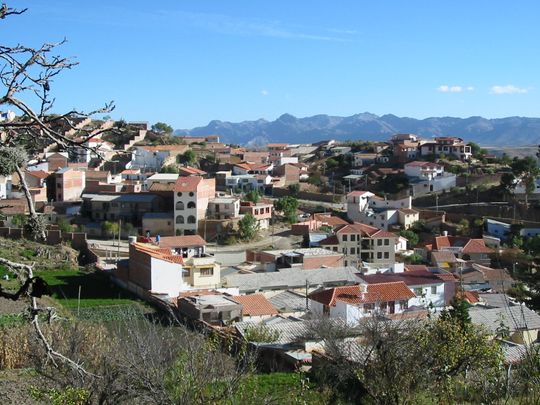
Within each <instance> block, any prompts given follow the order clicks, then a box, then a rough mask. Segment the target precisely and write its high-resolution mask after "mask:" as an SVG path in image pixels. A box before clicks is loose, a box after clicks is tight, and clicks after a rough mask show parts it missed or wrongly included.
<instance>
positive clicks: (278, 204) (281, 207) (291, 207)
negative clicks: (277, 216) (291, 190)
mask: <svg viewBox="0 0 540 405" xmlns="http://www.w3.org/2000/svg"><path fill="white" fill-rule="evenodd" d="M298 205H299V204H298V200H297V199H296V198H295V197H291V196H285V197H281V198H279V199H278V200H276V201H274V208H275V209H276V210H277V211H281V212H283V215H284V216H285V219H286V220H287V221H288V222H289V223H290V224H294V223H296V222H297V211H298Z"/></svg>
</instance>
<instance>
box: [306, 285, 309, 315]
mask: <svg viewBox="0 0 540 405" xmlns="http://www.w3.org/2000/svg"><path fill="white" fill-rule="evenodd" d="M308 288H309V284H308V279H307V278H306V311H307V310H309V299H308Z"/></svg>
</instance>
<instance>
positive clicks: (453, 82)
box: [0, 0, 540, 128]
mask: <svg viewBox="0 0 540 405" xmlns="http://www.w3.org/2000/svg"><path fill="white" fill-rule="evenodd" d="M8 3H9V5H10V6H12V7H28V8H29V10H28V12H27V13H26V14H24V15H22V16H18V17H12V18H9V19H6V20H4V21H2V22H1V23H0V38H1V39H2V40H1V43H2V44H15V43H23V44H28V45H33V46H37V45H39V44H40V43H41V42H44V41H59V40H62V39H63V38H64V37H65V38H67V39H68V43H67V44H65V45H64V46H62V49H61V53H62V55H67V56H75V57H76V58H77V61H78V62H79V63H80V64H79V65H78V66H77V67H76V68H75V69H73V70H71V71H69V72H66V73H65V74H63V75H62V76H61V77H58V78H57V79H56V80H55V82H54V83H53V85H52V90H53V93H54V95H55V97H56V99H57V102H56V110H57V111H58V112H61V111H64V110H67V109H71V108H73V107H77V108H79V109H83V110H91V109H94V108H95V107H99V106H101V105H103V104H104V103H105V102H106V101H109V100H114V101H115V104H116V106H117V107H116V110H115V111H114V113H113V114H112V115H113V117H114V118H124V119H127V120H142V121H149V122H151V123H154V122H156V121H164V122H167V123H169V124H171V125H172V126H173V127H175V128H191V127H194V126H201V125H206V124H207V123H208V121H210V120H212V119H220V120H228V121H242V120H252V119H258V118H266V119H275V118H277V117H278V116H279V115H281V114H283V113H290V114H293V115H295V116H298V117H303V116H309V115H314V114H332V115H352V114H355V113H359V112H365V111H369V112H372V113H375V114H386V113H392V114H396V115H399V116H410V117H415V118H425V117H430V116H459V117H467V116H474V115H482V116H485V117H488V118H493V117H504V116H512V115H519V116H539V115H540V114H539V107H540V83H539V82H538V81H539V75H538V72H539V71H540V69H539V68H540V49H539V47H540V45H539V44H538V38H540V24H538V22H537V19H538V15H539V12H540V3H538V2H535V1H519V2H514V3H510V2H507V1H494V0H491V1H484V0H475V1H460V0H454V1H451V2H450V1H447V2H442V1H432V0H424V1H416V0H408V1H398V0H394V1H391V0H387V1H378V2H375V1H358V0H357V1H314V0H309V1H307V0H306V1H292V0H272V1H254V0H250V1H232V0H229V1H223V0H215V1H203V0H201V1H180V0H177V1H153V2H151V1H138V0H130V1H127V0H120V1H112V0H110V1H107V2H105V1H101V0H94V1H91V2H82V1H54V0H49V1H37V0H33V1H31V0H29V1H9V2H8Z"/></svg>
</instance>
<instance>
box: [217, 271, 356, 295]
mask: <svg viewBox="0 0 540 405" xmlns="http://www.w3.org/2000/svg"><path fill="white" fill-rule="evenodd" d="M356 272H358V270H357V269H356V268H355V267H350V266H349V267H330V268H320V269H310V270H300V269H281V270H279V271H274V272H268V273H252V274H231V275H230V276H226V277H223V279H222V281H223V284H224V285H226V286H227V287H238V288H239V289H240V291H257V290H289V289H295V288H305V287H306V283H307V284H308V285H310V286H318V285H321V286H324V285H328V286H332V285H344V284H354V283H357V282H358V278H357V277H356V275H355V273H356Z"/></svg>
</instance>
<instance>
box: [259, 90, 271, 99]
mask: <svg viewBox="0 0 540 405" xmlns="http://www.w3.org/2000/svg"><path fill="white" fill-rule="evenodd" d="M268 94H270V93H268V90H265V89H262V90H261V95H262V96H264V97H266V96H267V95H268Z"/></svg>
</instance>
